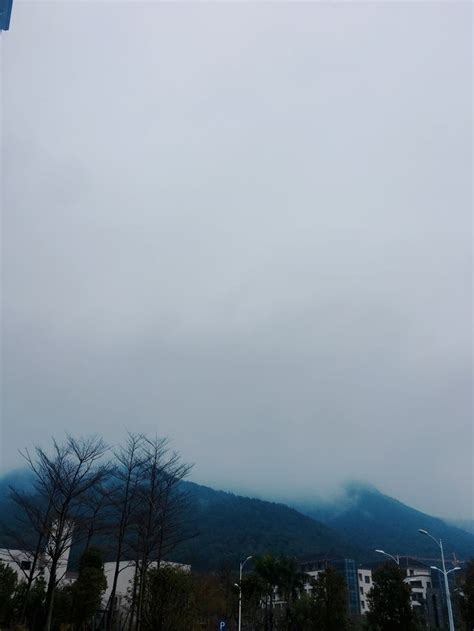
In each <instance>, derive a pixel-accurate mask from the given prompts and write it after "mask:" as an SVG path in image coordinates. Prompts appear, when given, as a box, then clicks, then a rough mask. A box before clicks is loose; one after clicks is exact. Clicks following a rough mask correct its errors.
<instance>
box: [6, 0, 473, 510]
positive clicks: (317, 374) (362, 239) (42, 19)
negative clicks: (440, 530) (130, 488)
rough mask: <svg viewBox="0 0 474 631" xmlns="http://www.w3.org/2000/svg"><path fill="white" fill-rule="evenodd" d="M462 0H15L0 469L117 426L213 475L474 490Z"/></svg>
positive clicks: (453, 496)
mask: <svg viewBox="0 0 474 631" xmlns="http://www.w3.org/2000/svg"><path fill="white" fill-rule="evenodd" d="M471 12H472V9H471V6H470V4H469V3H415V2H413V3H401V4H395V3H334V4H331V3H314V4H311V3H301V4H289V3H288V4H287V3H281V4H279V3H268V4H266V3H241V4H240V3H229V4H227V3H222V4H218V3H202V4H201V3H198V2H196V3H179V2H176V3H159V2H156V3H133V2H87V3H82V2H69V3H67V2H62V3H59V2H51V3H49V2H38V3H33V2H31V3H27V2H19V1H18V2H16V4H15V6H14V8H13V14H12V20H11V25H10V31H8V32H6V33H5V34H3V35H2V41H1V47H2V50H1V56H2V60H1V63H2V82H1V83H2V99H3V104H2V148H3V150H2V207H3V208H2V210H3V213H2V245H3V247H2V257H3V259H2V332H3V335H2V462H1V467H2V470H4V471H5V470H8V469H10V468H12V467H16V466H19V465H21V459H20V457H19V456H18V452H17V450H18V448H20V447H23V446H25V445H31V444H36V443H40V444H44V445H47V444H48V443H49V441H50V437H51V436H56V437H58V438H60V437H61V436H63V435H64V432H66V431H70V432H73V433H76V434H89V433H94V432H100V433H102V434H103V435H104V437H105V438H106V439H107V440H108V441H111V442H114V441H117V440H120V439H121V438H122V437H123V435H124V433H125V431H126V429H130V430H133V431H144V432H148V433H151V434H155V433H156V434H158V435H160V436H168V437H169V439H170V441H171V443H172V445H173V446H174V447H175V448H176V449H177V450H179V451H180V453H181V454H182V456H183V458H184V459H185V460H186V461H189V462H194V463H195V466H194V470H193V474H192V479H193V480H195V481H197V482H201V483H205V484H209V485H211V486H214V487H216V488H223V489H227V490H234V491H238V492H243V493H247V494H251V495H258V496H260V497H266V498H275V499H283V500H285V499H289V498H293V499H303V498H309V497H311V496H313V495H315V494H316V495H317V494H328V493H331V492H333V491H334V490H335V489H337V488H338V486H339V485H340V484H341V483H342V482H344V481H345V480H349V479H358V480H367V481H369V482H371V483H372V484H374V485H375V486H377V487H378V488H380V489H381V490H382V491H384V492H386V493H388V494H391V495H394V496H395V497H397V498H398V499H400V500H402V501H404V502H407V503H410V504H412V505H414V506H416V507H417V508H420V509H422V510H426V511H429V512H431V513H434V514H438V515H451V516H456V517H468V516H469V515H470V514H472V505H473V487H472V479H473V456H472V453H473V451H472V450H473V442H472V398H471V395H472V332H471V327H472V323H471V316H472V308H471V299H472V259H471V249H472V232H471V169H472V160H471V144H472V121H471V108H472V102H471V86H472V81H471V38H472V35H471V28H472V20H471Z"/></svg>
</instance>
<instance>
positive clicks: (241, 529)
mask: <svg viewBox="0 0 474 631" xmlns="http://www.w3.org/2000/svg"><path fill="white" fill-rule="evenodd" d="M30 484H31V475H30V473H29V472H28V471H27V470H24V469H18V470H15V471H11V472H9V473H8V474H7V475H4V476H3V477H0V515H1V521H3V522H9V521H10V522H11V521H12V518H13V511H12V506H11V503H10V501H9V498H8V489H9V487H10V486H11V485H12V486H15V487H17V488H23V489H27V488H28V486H29V485H30ZM182 484H183V488H184V489H185V490H186V491H187V493H188V494H189V498H190V508H191V510H190V514H191V517H192V525H193V532H194V534H195V536H194V537H193V538H191V539H190V540H189V541H186V542H184V543H182V544H181V545H180V546H179V547H178V548H177V549H176V550H175V551H173V553H172V555H171V557H172V558H173V559H174V560H176V561H180V562H183V563H191V565H193V566H194V567H195V568H196V569H201V570H209V569H218V568H220V567H222V566H224V565H227V566H235V565H236V564H238V561H239V559H241V558H245V557H246V556H247V555H250V554H251V555H259V554H264V553H266V552H273V553H274V554H285V555H290V556H295V557H297V558H300V559H315V558H341V557H349V558H354V559H356V560H357V561H358V562H364V561H371V560H376V559H377V558H380V557H379V555H377V554H376V553H375V552H374V550H375V549H384V550H385V551H386V552H389V553H390V554H394V555H395V554H399V555H411V556H418V557H422V558H428V559H430V558H437V555H438V550H437V549H436V547H435V546H434V544H433V543H432V542H431V540H429V539H428V538H427V537H424V536H422V535H421V534H419V533H418V529H419V528H423V529H426V530H428V531H430V532H431V533H432V534H433V536H435V537H437V538H442V540H443V544H444V547H445V552H446V557H447V558H448V559H452V558H454V557H453V555H455V556H456V557H457V558H460V559H461V560H462V559H466V558H470V557H473V556H474V534H472V533H469V532H467V531H466V530H462V529H461V528H458V527H456V526H454V525H452V524H449V523H447V522H445V521H443V520H442V519H439V518H437V517H433V516H431V515H427V514H425V513H423V512H421V511H418V510H416V509H415V508H412V507H410V506H407V505H406V504H403V503H402V502H400V501H398V500H396V499H394V498H392V497H389V496H388V495H385V494H383V493H381V492H380V491H378V490H377V488H376V487H374V486H372V485H369V484H362V483H359V482H351V483H348V484H346V485H345V487H344V489H343V490H342V492H341V493H340V494H339V495H338V496H337V497H334V498H333V499H332V500H331V501H327V500H326V501H324V500H321V499H320V498H318V499H315V500H313V501H307V502H305V503H295V504H293V505H292V506H288V505H285V504H283V503H275V502H268V501H265V500H263V499H255V498H249V497H243V496H241V495H238V494H234V493H228V492H225V491H220V490H215V489H213V488H210V487H207V486H203V485H199V484H196V483H194V482H189V481H187V482H183V483H182ZM2 535H3V536H2ZM7 543H8V542H7V540H6V538H5V532H4V531H3V533H2V529H1V527H0V545H6V544H7Z"/></svg>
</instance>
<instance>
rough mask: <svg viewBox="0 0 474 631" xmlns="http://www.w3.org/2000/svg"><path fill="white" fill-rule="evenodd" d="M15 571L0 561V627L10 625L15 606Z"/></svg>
mask: <svg viewBox="0 0 474 631" xmlns="http://www.w3.org/2000/svg"><path fill="white" fill-rule="evenodd" d="M16 588H17V577H16V572H15V571H14V570H12V568H11V567H10V566H8V565H6V563H2V562H1V561H0V628H1V627H3V626H5V627H8V626H10V623H11V620H12V617H13V612H14V608H15V600H14V598H15V592H16Z"/></svg>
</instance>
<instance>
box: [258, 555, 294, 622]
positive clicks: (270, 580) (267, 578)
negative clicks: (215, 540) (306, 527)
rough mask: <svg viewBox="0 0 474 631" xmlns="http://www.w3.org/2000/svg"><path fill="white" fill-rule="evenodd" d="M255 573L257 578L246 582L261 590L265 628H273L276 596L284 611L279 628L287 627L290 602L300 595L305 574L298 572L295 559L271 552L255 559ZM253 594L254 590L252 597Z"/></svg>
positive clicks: (289, 616)
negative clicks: (274, 554) (281, 602)
mask: <svg viewBox="0 0 474 631" xmlns="http://www.w3.org/2000/svg"><path fill="white" fill-rule="evenodd" d="M255 574H256V575H257V577H258V579H259V580H253V581H250V580H249V581H247V583H248V585H249V586H253V588H254V590H255V589H257V590H260V592H261V594H260V599H261V600H263V601H264V603H265V629H268V630H269V631H273V629H274V625H275V620H274V618H275V612H274V603H275V599H276V597H278V599H279V600H280V601H283V603H284V612H285V619H284V620H282V621H280V625H279V628H281V627H282V626H284V627H286V628H289V627H290V625H291V615H292V609H291V607H292V603H293V602H294V601H295V600H296V598H297V597H298V596H299V595H300V593H301V591H302V589H303V587H304V582H305V575H304V574H303V573H301V572H299V570H298V564H297V562H296V560H295V559H292V558H290V557H285V556H279V557H274V556H272V555H271V554H267V555H264V556H262V557H258V558H257V559H256V560H255ZM246 588H247V587H246ZM255 594H256V592H255V591H254V597H255Z"/></svg>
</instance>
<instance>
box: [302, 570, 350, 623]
mask: <svg viewBox="0 0 474 631" xmlns="http://www.w3.org/2000/svg"><path fill="white" fill-rule="evenodd" d="M311 586H312V590H311V593H308V594H303V595H302V596H301V598H299V599H298V600H296V601H295V602H294V604H293V607H292V626H291V631H313V630H317V631H345V630H346V629H349V628H350V627H349V620H348V612H347V591H346V582H345V580H344V578H343V577H342V576H341V575H340V574H338V573H337V572H336V571H335V570H334V569H333V568H331V567H329V568H327V569H326V570H325V571H324V572H321V574H320V575H319V577H318V579H317V580H312V581H311Z"/></svg>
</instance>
